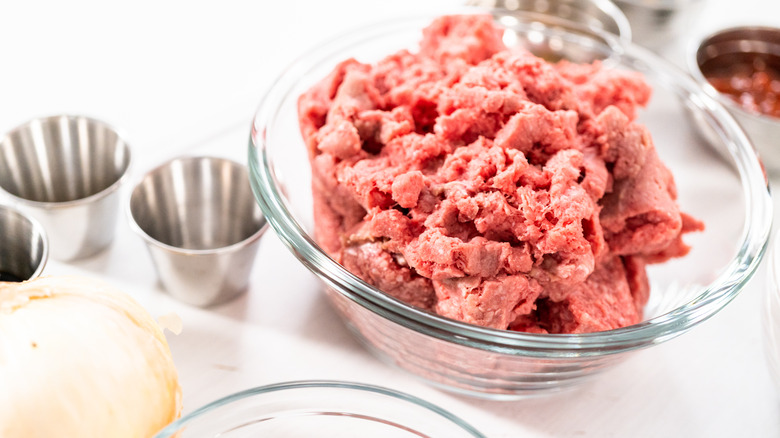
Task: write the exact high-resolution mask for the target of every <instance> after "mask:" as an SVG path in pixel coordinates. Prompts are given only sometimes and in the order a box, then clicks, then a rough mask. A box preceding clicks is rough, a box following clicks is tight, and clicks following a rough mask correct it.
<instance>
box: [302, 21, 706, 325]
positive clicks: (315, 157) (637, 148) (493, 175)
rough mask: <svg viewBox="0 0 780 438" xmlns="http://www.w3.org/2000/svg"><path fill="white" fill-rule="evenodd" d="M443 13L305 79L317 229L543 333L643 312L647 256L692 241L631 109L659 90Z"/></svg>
mask: <svg viewBox="0 0 780 438" xmlns="http://www.w3.org/2000/svg"><path fill="white" fill-rule="evenodd" d="M502 32H503V30H502V29H500V28H499V27H497V26H496V25H495V24H494V23H493V21H492V19H491V17H489V16H445V17H441V18H438V19H436V20H435V21H434V22H433V23H432V24H431V25H430V26H429V27H428V28H426V29H425V30H424V31H423V39H422V42H421V43H420V49H419V51H417V52H415V53H413V52H410V51H401V52H398V53H395V54H392V55H390V56H388V57H386V58H384V59H383V60H381V61H380V62H378V63H376V64H374V65H367V64H363V63H360V62H358V61H356V60H354V59H349V60H346V61H344V62H342V63H341V64H339V65H338V66H337V67H336V68H335V69H334V70H333V72H332V73H331V74H330V75H329V76H327V77H326V78H324V79H323V80H321V81H320V82H319V83H318V84H316V85H315V86H314V87H313V88H311V89H310V90H309V91H307V92H306V93H304V94H303V95H302V96H301V97H300V99H299V103H298V110H299V119H300V127H301V132H302V134H303V138H304V141H305V143H306V146H307V148H308V152H309V157H310V161H311V168H312V179H313V181H312V188H313V195H314V213H315V222H316V224H315V236H316V239H317V241H318V242H319V244H320V245H321V247H322V248H323V249H324V250H325V251H326V252H327V253H328V254H329V255H330V256H331V257H333V258H334V259H335V260H336V261H338V262H339V263H341V264H343V265H344V266H345V267H346V268H347V269H349V270H350V271H351V272H353V273H355V274H356V275H358V276H359V277H361V278H362V279H364V280H365V281H367V282H369V283H371V284H373V285H375V286H377V287H378V288H380V289H381V290H383V291H384V292H386V293H388V294H390V295H392V296H394V297H396V298H398V299H400V300H403V301H405V302H407V303H410V304H412V305H415V306H419V307H422V308H425V309H428V310H431V311H434V312H436V313H438V314H440V315H443V316H446V317H450V318H454V319H457V320H461V321H465V322H468V323H473V324H478V325H481V326H486V327H492V328H498V329H512V330H521V331H527V332H536V333H583V332H593V331H601V330H609V329H614V328H618V327H623V326H627V325H631V324H634V323H637V322H639V321H640V320H641V318H642V309H643V307H644V305H645V303H646V302H647V299H648V294H649V285H648V281H647V277H646V274H645V265H646V264H647V263H656V262H660V261H664V260H667V259H669V258H670V257H678V256H682V255H684V254H685V253H686V252H687V251H688V247H687V246H686V245H685V244H684V243H683V242H682V240H681V235H682V234H683V233H684V232H688V231H693V230H698V229H700V228H701V227H702V225H701V223H699V222H698V221H696V220H695V219H692V218H690V217H689V216H687V215H685V214H681V213H680V210H679V208H678V206H677V203H676V191H675V185H674V179H673V177H672V175H671V173H670V172H669V170H668V169H667V168H666V167H665V166H664V165H663V163H662V162H661V161H660V160H659V158H658V155H657V153H656V150H655V147H654V146H653V142H652V139H651V137H650V134H649V132H648V131H647V129H646V128H645V127H644V126H642V125H641V124H639V123H637V122H636V121H635V119H636V117H637V110H638V108H639V107H642V106H644V105H645V104H646V103H647V102H648V99H649V98H650V94H651V90H650V88H649V86H648V85H647V84H646V83H645V82H644V80H643V78H642V77H641V75H639V74H638V73H634V72H627V71H618V70H610V69H607V68H604V67H603V66H602V65H601V64H600V63H599V62H595V63H593V64H585V65H580V64H572V63H567V62H559V63H556V64H550V63H548V62H546V61H544V60H542V59H540V58H537V57H535V56H534V55H532V54H531V53H529V52H527V51H524V50H522V49H517V48H512V49H511V50H510V49H507V48H506V47H505V46H504V44H503V43H502V39H501V37H502Z"/></svg>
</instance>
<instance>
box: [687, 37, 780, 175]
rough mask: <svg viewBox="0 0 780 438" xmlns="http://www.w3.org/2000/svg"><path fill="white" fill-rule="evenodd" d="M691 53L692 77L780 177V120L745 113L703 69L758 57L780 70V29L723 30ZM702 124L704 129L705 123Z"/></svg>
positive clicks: (700, 42) (705, 39)
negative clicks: (710, 80) (725, 110)
mask: <svg viewBox="0 0 780 438" xmlns="http://www.w3.org/2000/svg"><path fill="white" fill-rule="evenodd" d="M688 52H689V53H688V68H689V70H690V72H691V74H692V75H693V76H694V77H695V78H696V79H697V80H698V81H699V82H701V83H702V84H703V86H704V89H705V91H706V92H707V93H708V94H710V95H712V96H713V97H715V98H716V99H718V101H719V102H720V103H721V104H723V105H724V106H725V107H726V108H727V109H728V110H729V112H730V113H731V114H732V115H733V116H734V118H735V119H737V121H738V122H739V123H740V125H742V128H743V129H744V130H745V133H747V135H748V137H750V139H751V141H752V142H753V144H754V146H755V147H756V149H757V150H758V153H759V155H760V156H761V158H762V160H763V162H764V165H765V166H766V167H767V168H768V169H769V170H770V172H772V173H775V174H780V118H777V117H772V116H768V115H763V114H759V113H756V112H751V111H747V110H745V109H744V108H742V107H741V106H740V105H739V104H738V103H737V102H735V101H734V100H733V99H731V98H729V97H728V96H726V95H724V94H722V93H720V92H719V91H718V90H716V89H715V88H714V87H713V86H712V85H711V84H710V83H709V82H708V80H707V78H706V77H705V75H704V71H703V68H707V67H708V66H712V65H713V64H714V65H722V66H729V65H732V64H735V63H737V62H745V60H746V59H747V58H745V57H755V56H757V55H758V56H763V57H765V58H766V59H772V60H774V65H773V67H774V68H775V69H777V70H780V28H772V27H761V26H742V27H734V28H729V29H723V30H720V31H717V32H715V33H713V34H711V35H709V36H706V37H704V38H703V39H701V40H700V41H697V42H696V43H694V44H693V45H692V46H691V47H690V48H689V51H688ZM749 62H752V61H749ZM778 94H780V92H779V93H778ZM699 125H700V126H702V124H701V123H700V124H699ZM702 133H703V134H704V136H705V138H706V137H708V136H709V135H710V134H709V133H708V132H707V130H706V129H704V130H702ZM721 152H723V151H721Z"/></svg>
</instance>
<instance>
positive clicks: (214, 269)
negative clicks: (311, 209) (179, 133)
mask: <svg viewBox="0 0 780 438" xmlns="http://www.w3.org/2000/svg"><path fill="white" fill-rule="evenodd" d="M129 216H130V222H131V225H132V227H133V229H134V230H135V231H136V232H137V233H138V234H139V235H140V236H141V237H142V238H143V239H144V241H145V242H146V244H147V248H148V249H149V253H150V255H151V258H152V260H153V261H154V265H155V268H156V269H157V274H158V276H159V279H160V282H161V283H162V285H163V286H164V287H165V289H166V290H167V291H168V292H169V293H170V294H171V295H172V296H173V297H175V298H177V299H179V300H181V301H183V302H186V303H189V304H193V305H196V306H210V305H214V304H219V303H222V302H224V301H227V300H229V299H231V298H234V297H235V296H237V295H239V294H240V293H242V292H244V291H245V290H246V289H247V286H248V281H249V274H250V271H251V269H252V264H253V261H254V258H255V254H256V252H257V248H258V244H259V239H260V236H261V235H262V233H263V232H264V231H265V228H266V227H265V225H266V221H265V218H264V217H263V215H262V213H261V211H260V207H259V206H258V205H257V203H256V202H255V200H254V197H253V195H252V189H251V187H250V185H249V175H248V172H247V169H246V166H243V165H241V164H238V163H235V162H233V161H230V160H227V159H223V158H215V157H184V158H176V159H173V160H171V161H168V162H166V163H164V164H162V165H161V166H159V167H157V168H155V169H153V170H152V171H150V172H149V173H147V174H146V175H145V176H144V177H143V178H142V179H141V180H140V182H139V183H138V184H137V185H136V186H135V188H134V189H133V192H132V194H131V196H130V205H129Z"/></svg>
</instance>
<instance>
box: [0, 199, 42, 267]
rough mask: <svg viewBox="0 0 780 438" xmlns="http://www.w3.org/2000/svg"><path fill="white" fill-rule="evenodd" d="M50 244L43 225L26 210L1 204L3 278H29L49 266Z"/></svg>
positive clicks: (0, 259)
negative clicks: (27, 214) (47, 261)
mask: <svg viewBox="0 0 780 438" xmlns="http://www.w3.org/2000/svg"><path fill="white" fill-rule="evenodd" d="M48 254H49V246H48V242H47V240H46V233H45V232H44V230H43V227H42V226H41V225H40V224H39V223H38V222H37V221H35V220H34V219H32V218H30V217H28V216H26V215H24V214H23V213H22V212H20V211H18V210H16V209H14V208H11V207H8V206H2V205H0V281H26V280H32V279H33V278H35V277H37V276H38V275H40V273H41V271H43V268H44V266H46V260H47V258H48Z"/></svg>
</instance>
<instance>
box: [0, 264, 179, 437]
mask: <svg viewBox="0 0 780 438" xmlns="http://www.w3.org/2000/svg"><path fill="white" fill-rule="evenodd" d="M180 414H181V387H180V386H179V381H178V374H177V372H176V368H175V366H174V363H173V358H172V357H171V352H170V349H169V348H168V343H167V341H166V340H165V337H164V335H163V332H162V330H161V329H160V327H159V325H158V324H157V322H155V320H154V319H153V318H152V316H151V315H149V313H148V312H147V311H146V310H145V309H144V308H143V307H141V306H140V305H139V304H138V303H137V302H136V301H135V300H134V299H132V298H131V297H130V296H128V295H126V294H124V293H122V292H119V291H116V290H113V289H111V288H110V287H108V286H107V285H105V284H103V283H99V282H96V281H94V280H88V279H84V278H79V277H44V278H39V279H36V280H32V281H28V282H24V283H0V437H3V438H22V437H24V438H38V437H41V438H43V437H46V438H49V437H62V438H71V437H73V438H76V437H79V438H90V437H101V438H105V437H112V438H124V437H128V438H131V437H132V438H148V437H152V436H154V434H155V433H157V432H158V431H159V430H160V429H162V428H163V427H165V426H166V425H167V424H168V423H170V422H171V421H173V420H175V419H176V418H178V417H179V415H180Z"/></svg>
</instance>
